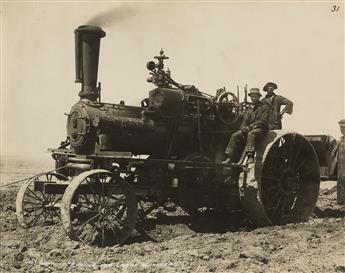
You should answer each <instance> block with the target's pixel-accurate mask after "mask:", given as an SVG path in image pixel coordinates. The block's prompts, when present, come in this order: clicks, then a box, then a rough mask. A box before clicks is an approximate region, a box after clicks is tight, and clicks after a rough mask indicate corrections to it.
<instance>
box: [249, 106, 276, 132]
mask: <svg viewBox="0 0 345 273" xmlns="http://www.w3.org/2000/svg"><path fill="white" fill-rule="evenodd" d="M271 110H272V109H271V107H270V106H269V105H267V104H264V105H263V106H262V107H261V114H260V118H259V119H258V120H257V121H255V122H253V123H252V124H250V129H251V130H252V129H255V128H263V129H265V128H268V123H269V117H270V114H271Z"/></svg>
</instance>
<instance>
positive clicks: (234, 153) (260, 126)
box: [223, 88, 271, 164]
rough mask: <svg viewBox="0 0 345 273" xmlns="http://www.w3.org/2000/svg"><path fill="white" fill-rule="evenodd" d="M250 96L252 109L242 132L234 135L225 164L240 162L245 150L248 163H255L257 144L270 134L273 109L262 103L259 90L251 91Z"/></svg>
mask: <svg viewBox="0 0 345 273" xmlns="http://www.w3.org/2000/svg"><path fill="white" fill-rule="evenodd" d="M248 95H249V96H250V98H251V100H252V103H253V104H252V107H251V108H249V109H248V110H247V111H246V113H245V115H244V118H243V120H242V123H241V127H240V130H239V131H237V132H236V133H234V134H233V135H232V136H231V138H230V141H229V143H228V146H227V148H226V151H225V153H226V155H227V159H226V160H225V161H223V163H225V164H229V163H234V162H238V160H239V159H240V157H241V153H242V151H243V146H244V145H245V143H247V144H246V146H245V148H244V150H245V151H246V154H247V155H248V160H247V163H249V164H250V163H253V162H254V153H255V144H256V142H257V140H259V139H260V138H262V137H263V136H264V135H265V134H266V133H267V132H268V122H269V117H270V113H271V107H270V106H269V105H268V104H267V103H266V102H265V101H260V97H261V94H260V90H259V88H252V89H250V91H249V93H248Z"/></svg>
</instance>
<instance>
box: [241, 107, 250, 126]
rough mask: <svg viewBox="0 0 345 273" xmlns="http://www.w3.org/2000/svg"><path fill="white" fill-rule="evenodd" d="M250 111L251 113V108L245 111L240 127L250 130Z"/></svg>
mask: <svg viewBox="0 0 345 273" xmlns="http://www.w3.org/2000/svg"><path fill="white" fill-rule="evenodd" d="M250 113H251V110H250V109H247V111H246V112H245V113H244V117H243V120H242V123H241V126H240V129H241V130H242V131H248V130H247V129H248V125H249V119H250Z"/></svg>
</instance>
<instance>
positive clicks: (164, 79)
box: [146, 49, 172, 88]
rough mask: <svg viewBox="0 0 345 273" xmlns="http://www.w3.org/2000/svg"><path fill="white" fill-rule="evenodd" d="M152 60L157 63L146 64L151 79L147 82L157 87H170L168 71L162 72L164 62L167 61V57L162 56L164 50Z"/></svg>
mask: <svg viewBox="0 0 345 273" xmlns="http://www.w3.org/2000/svg"><path fill="white" fill-rule="evenodd" d="M154 59H156V60H158V62H157V63H155V62H154V61H149V62H148V63H147V64H146V67H147V69H148V70H150V71H151V72H150V74H151V77H149V78H148V79H147V81H148V82H151V83H153V84H155V85H157V86H158V87H166V88H169V87H170V83H171V82H172V79H171V78H170V70H168V71H165V70H164V60H167V59H169V57H168V56H165V55H164V50H163V49H161V50H160V52H159V56H154Z"/></svg>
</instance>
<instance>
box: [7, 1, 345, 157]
mask: <svg viewBox="0 0 345 273" xmlns="http://www.w3.org/2000/svg"><path fill="white" fill-rule="evenodd" d="M333 5H339V10H338V11H336V12H332V11H331V9H332V6H333ZM1 16H2V18H1V19H2V26H1V27H2V29H1V34H2V37H1V46H2V56H1V154H11V155H18V154H25V155H35V156H41V155H43V154H44V153H45V151H46V149H47V148H48V147H56V146H57V145H58V144H59V142H60V140H63V139H65V136H66V128H65V127H66V116H65V115H64V113H68V112H69V110H70V108H71V106H72V105H73V104H74V103H75V102H76V101H77V100H78V95H77V94H78V92H79V91H80V86H79V85H77V84H74V74H75V73H74V34H73V31H74V29H75V28H77V27H78V26H79V25H83V24H85V23H87V22H90V20H91V22H92V23H98V24H102V25H101V27H103V29H104V30H105V31H106V33H107V36H106V37H105V38H103V39H102V42H101V55H100V68H99V74H98V75H99V77H98V79H99V81H101V82H102V88H103V90H102V99H103V100H104V101H107V102H116V103H117V102H119V101H120V100H125V101H126V104H132V105H138V104H139V102H140V100H141V99H143V98H145V97H147V95H148V91H149V90H150V89H152V88H153V85H151V84H149V83H147V82H146V78H147V77H148V71H147V70H146V67H145V66H146V62H147V61H148V60H151V59H152V57H153V56H154V55H157V54H158V53H159V50H160V48H163V49H164V50H165V52H166V55H168V56H169V57H170V59H169V60H168V61H167V66H168V67H169V68H170V69H171V71H172V76H173V78H174V79H175V80H176V81H178V82H181V83H183V84H194V85H196V86H197V87H198V88H199V89H200V90H201V91H203V92H207V93H210V94H215V91H216V89H217V88H220V87H223V86H226V88H227V89H228V90H229V91H235V90H236V86H237V84H238V85H240V86H243V85H244V84H246V83H247V84H248V86H249V87H260V88H262V86H263V85H264V84H265V83H266V82H267V81H274V82H276V83H277V84H278V93H280V94H282V95H284V96H286V97H288V98H289V99H291V100H292V101H293V102H294V113H293V115H292V116H286V117H285V118H284V121H283V122H284V127H285V128H286V129H289V130H290V129H291V130H296V131H298V132H301V133H303V134H331V135H333V136H334V137H336V138H338V137H339V136H340V132H339V127H338V121H339V120H340V119H342V118H344V5H343V3H342V2H338V3H337V2H334V1H332V2H323V3H320V2H314V3H313V2H308V3H302V2H300V3H296V2H294V3H284V2H280V3H278V2H276V3H274V2H262V3H257V2H256V3H254V2H247V3H236V2H228V3H220V2H219V3H211V2H209V3H166V2H165V3H163V2H160V3H141V4H139V3H131V4H126V5H124V4H120V3H96V2H94V3H92V2H91V3H90V2H88V3H42V2H41V3H33V2H27V3H23V2H17V3H15V2H5V3H2V7H1Z"/></svg>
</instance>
